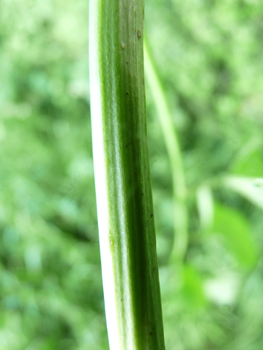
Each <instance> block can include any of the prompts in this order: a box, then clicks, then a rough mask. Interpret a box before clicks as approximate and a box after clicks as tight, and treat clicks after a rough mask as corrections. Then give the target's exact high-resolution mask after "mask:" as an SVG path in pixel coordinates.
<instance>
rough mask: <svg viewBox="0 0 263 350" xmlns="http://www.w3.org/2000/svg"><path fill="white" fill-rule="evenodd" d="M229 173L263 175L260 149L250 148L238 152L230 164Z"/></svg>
mask: <svg viewBox="0 0 263 350" xmlns="http://www.w3.org/2000/svg"><path fill="white" fill-rule="evenodd" d="M230 172H231V174H233V175H239V176H247V177H262V176H263V153H262V149H260V148H259V147H257V148H256V149H255V147H253V148H252V150H248V151H246V152H243V153H242V154H240V157H238V159H237V160H236V161H235V162H234V163H233V164H232V167H231V170H230Z"/></svg>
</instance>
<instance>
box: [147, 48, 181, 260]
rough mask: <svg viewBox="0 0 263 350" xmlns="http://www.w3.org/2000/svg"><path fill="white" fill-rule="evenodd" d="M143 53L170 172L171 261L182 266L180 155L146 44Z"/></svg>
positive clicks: (170, 117) (158, 79) (169, 114)
mask: <svg viewBox="0 0 263 350" xmlns="http://www.w3.org/2000/svg"><path fill="white" fill-rule="evenodd" d="M144 52H145V74H146V79H147V81H148V82H149V88H150V90H151V94H152V96H153V100H154V103H155V106H156V110H157V114H158V117H159V121H160V125H161V129H162V132H163V136H164V141H165V144H166V148H167V152H168V157H169V160H170V165H171V172H172V181H173V198H174V200H173V203H174V228H175V243H174V246H173V250H172V254H171V260H172V261H176V262H182V260H183V259H184V256H185V253H186V250H187V245H188V214H187V206H186V184H185V175H184V167H183V160H182V152H181V150H180V143H179V139H178V136H177V133H176V130H175V126H174V123H173V119H172V113H171V111H170V109H169V106H168V102H167V100H166V96H165V92H164V89H163V87H162V84H161V80H160V78H159V76H158V73H157V69H156V68H155V66H154V63H153V60H152V59H151V56H150V54H149V49H148V46H147V44H146V43H145V50H144Z"/></svg>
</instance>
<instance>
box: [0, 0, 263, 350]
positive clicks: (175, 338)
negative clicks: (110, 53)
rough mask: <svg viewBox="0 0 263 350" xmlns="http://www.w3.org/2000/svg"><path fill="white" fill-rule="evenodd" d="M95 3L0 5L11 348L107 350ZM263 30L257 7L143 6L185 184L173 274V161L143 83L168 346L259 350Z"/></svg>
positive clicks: (0, 330)
mask: <svg viewBox="0 0 263 350" xmlns="http://www.w3.org/2000/svg"><path fill="white" fill-rule="evenodd" d="M88 6H89V4H88V1H87V0H78V1H73V0H68V1H62V0H49V1H42V0H34V1H33V0H1V1H0V186H1V187H0V349H1V350H2V349H3V350H7V349H8V350H53V349H54V350H60V349H61V350H73V349H74V350H84V349H85V350H86V349H88V350H106V349H108V342H107V334H106V323H105V317H104V304H103V292H102V281H101V274H100V273H101V272H100V256H99V244H98V229H97V218H96V201H95V188H94V175H93V163H92V144H91V125H90V113H89V72H88V70H89V67H88V61H89V53H88V16H89V11H88ZM262 23H263V5H261V2H260V1H259V0H246V1H245V0H243V1H242V0H239V1H238V0H234V1H233V0H231V1H230V0H221V1H212V0H206V1H204V0H190V1H183V0H166V1H164V0H151V1H150V0H149V1H148V0H146V9H145V30H146V35H147V39H148V42H149V46H150V50H151V53H152V57H153V59H154V61H155V64H156V67H157V70H158V74H159V76H160V78H161V81H162V85H163V87H164V89H165V94H166V97H167V100H168V103H169V106H170V108H171V113H172V118H173V121H174V128H175V129H176V130H177V132H178V134H179V138H180V143H181V149H182V157H183V160H184V168H185V177H186V180H187V186H188V193H187V206H188V213H189V216H188V220H189V246H188V250H187V254H186V258H185V261H184V266H183V268H182V270H180V271H179V270H178V269H177V267H176V266H174V265H173V264H171V263H169V256H170V253H171V246H172V242H173V240H174V230H173V205H172V201H173V198H172V177H171V170H170V164H169V159H168V157H167V151H166V148H165V143H164V136H163V135H162V133H161V129H160V124H159V121H158V117H157V113H156V109H155V104H154V101H153V99H152V97H151V87H150V86H149V85H147V81H146V86H147V116H148V137H149V149H150V156H151V159H150V161H151V169H152V183H153V194H154V205H155V222H156V228H157V246H158V247H157V248H158V258H159V265H160V280H161V290H162V302H163V313H164V327H165V337H166V343H167V350H221V349H224V350H262V348H263V335H262V327H263V313H262V309H263V296H262V288H263V265H262V258H261V256H262V250H263V239H262V232H263V219H262V207H263V205H262V206H261V205H260V203H259V204H258V205H255V204H256V203H258V202H260V200H259V201H258V202H257V201H256V198H261V197H260V196H262V197H263V191H262V184H261V181H258V180H257V181H254V180H251V178H252V177H255V178H262V177H263V142H262V130H263V98H262V96H263V79H262V75H263V46H262V37H263V36H262V35H263V34H262V33H263V25H262ZM159 117H161V116H159ZM228 175H232V176H242V177H246V179H245V180H244V181H245V182H244V186H243V185H242V186H241V190H244V189H245V188H248V192H249V193H250V195H245V196H240V193H237V192H238V191H233V190H231V189H230V188H228V187H226V186H223V185H220V178H222V177H225V176H228ZM212 183H219V184H218V185H217V186H215V187H212V189H211V186H210V184H212ZM246 186H247V187H246ZM204 188H205V189H206V191H208V193H210V195H211V194H212V196H210V202H208V204H205V203H206V202H205V200H206V195H205V193H206V192H204V191H203V189H204ZM197 193H198V196H199V197H198V198H199V202H198V201H197V199H196V198H197V196H196V194H197ZM251 201H252V202H254V204H252V203H251ZM197 203H199V205H198V204H197ZM209 203H210V204H209ZM260 206H261V208H260ZM212 207H213V212H214V215H213V216H211V215H209V213H210V212H211V208H212ZM178 220H180V218H178ZM175 239H176V236H175ZM174 280H175V281H176V283H175V284H174V283H173V281H174Z"/></svg>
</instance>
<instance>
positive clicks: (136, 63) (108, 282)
mask: <svg viewBox="0 0 263 350" xmlns="http://www.w3.org/2000/svg"><path fill="white" fill-rule="evenodd" d="M143 15H144V2H143V0H90V86H91V114H92V136H93V155H94V165H95V182H96V194H97V209H98V221H99V234H100V247H101V262H102V276H103V286H104V298H105V308H106V318H107V328H108V336H109V343H110V348H111V350H164V337H163V324H162V312H161V301H160V287H159V277H158V268H157V257H156V242H155V230H154V219H153V205H152V192H151V181H150V170H149V156H148V148H147V134H146V116H145V88H144V66H143Z"/></svg>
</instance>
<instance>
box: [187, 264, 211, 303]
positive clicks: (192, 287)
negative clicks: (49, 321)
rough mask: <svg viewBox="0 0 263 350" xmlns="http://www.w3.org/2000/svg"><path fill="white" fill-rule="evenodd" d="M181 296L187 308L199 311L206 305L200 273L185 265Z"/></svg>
mask: <svg viewBox="0 0 263 350" xmlns="http://www.w3.org/2000/svg"><path fill="white" fill-rule="evenodd" d="M182 280H183V285H182V289H181V292H182V296H183V299H184V301H185V303H186V304H187V306H188V307H190V308H191V309H199V308H201V307H203V306H205V304H206V297H205V294H204V288H203V281H202V277H201V275H200V273H199V272H198V271H197V270H196V269H195V268H194V267H193V266H191V265H185V266H184V268H183V274H182Z"/></svg>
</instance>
